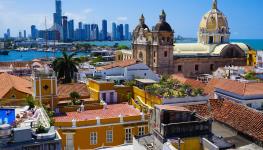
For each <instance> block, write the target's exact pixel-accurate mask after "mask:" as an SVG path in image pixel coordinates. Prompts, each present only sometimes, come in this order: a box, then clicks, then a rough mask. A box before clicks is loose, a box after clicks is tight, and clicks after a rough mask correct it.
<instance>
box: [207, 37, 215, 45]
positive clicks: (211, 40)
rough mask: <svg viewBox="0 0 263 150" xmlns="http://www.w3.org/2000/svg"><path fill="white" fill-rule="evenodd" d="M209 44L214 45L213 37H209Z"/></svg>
mask: <svg viewBox="0 0 263 150" xmlns="http://www.w3.org/2000/svg"><path fill="white" fill-rule="evenodd" d="M208 43H209V44H212V43H214V38H213V36H209V42H208Z"/></svg>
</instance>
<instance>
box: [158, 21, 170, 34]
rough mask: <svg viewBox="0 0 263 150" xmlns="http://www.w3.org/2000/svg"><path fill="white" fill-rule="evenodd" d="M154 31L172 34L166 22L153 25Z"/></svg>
mask: <svg viewBox="0 0 263 150" xmlns="http://www.w3.org/2000/svg"><path fill="white" fill-rule="evenodd" d="M154 30H155V31H168V32H172V31H173V30H172V28H171V26H170V25H169V24H168V23H167V22H160V23H157V24H156V25H155V28H154Z"/></svg>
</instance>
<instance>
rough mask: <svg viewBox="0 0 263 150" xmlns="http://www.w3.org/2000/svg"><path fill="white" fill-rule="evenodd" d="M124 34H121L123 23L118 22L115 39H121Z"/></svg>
mask: <svg viewBox="0 0 263 150" xmlns="http://www.w3.org/2000/svg"><path fill="white" fill-rule="evenodd" d="M123 39H124V35H123V24H119V25H118V26H117V40H123Z"/></svg>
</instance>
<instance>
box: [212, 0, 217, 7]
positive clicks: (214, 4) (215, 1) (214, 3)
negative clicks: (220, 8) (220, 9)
mask: <svg viewBox="0 0 263 150" xmlns="http://www.w3.org/2000/svg"><path fill="white" fill-rule="evenodd" d="M212 9H217V0H213V6H212Z"/></svg>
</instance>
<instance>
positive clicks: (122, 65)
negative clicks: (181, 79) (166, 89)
mask: <svg viewBox="0 0 263 150" xmlns="http://www.w3.org/2000/svg"><path fill="white" fill-rule="evenodd" d="M93 75H94V76H99V77H102V78H103V79H106V80H110V81H126V80H133V79H135V78H140V79H152V80H155V81H159V79H160V78H159V76H158V75H157V74H155V73H154V72H153V71H152V70H151V69H150V68H149V67H148V66H147V65H145V64H144V63H142V62H140V61H138V60H134V59H131V60H125V61H116V62H114V63H112V64H110V65H106V66H102V67H98V68H96V71H94V73H93Z"/></svg>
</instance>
